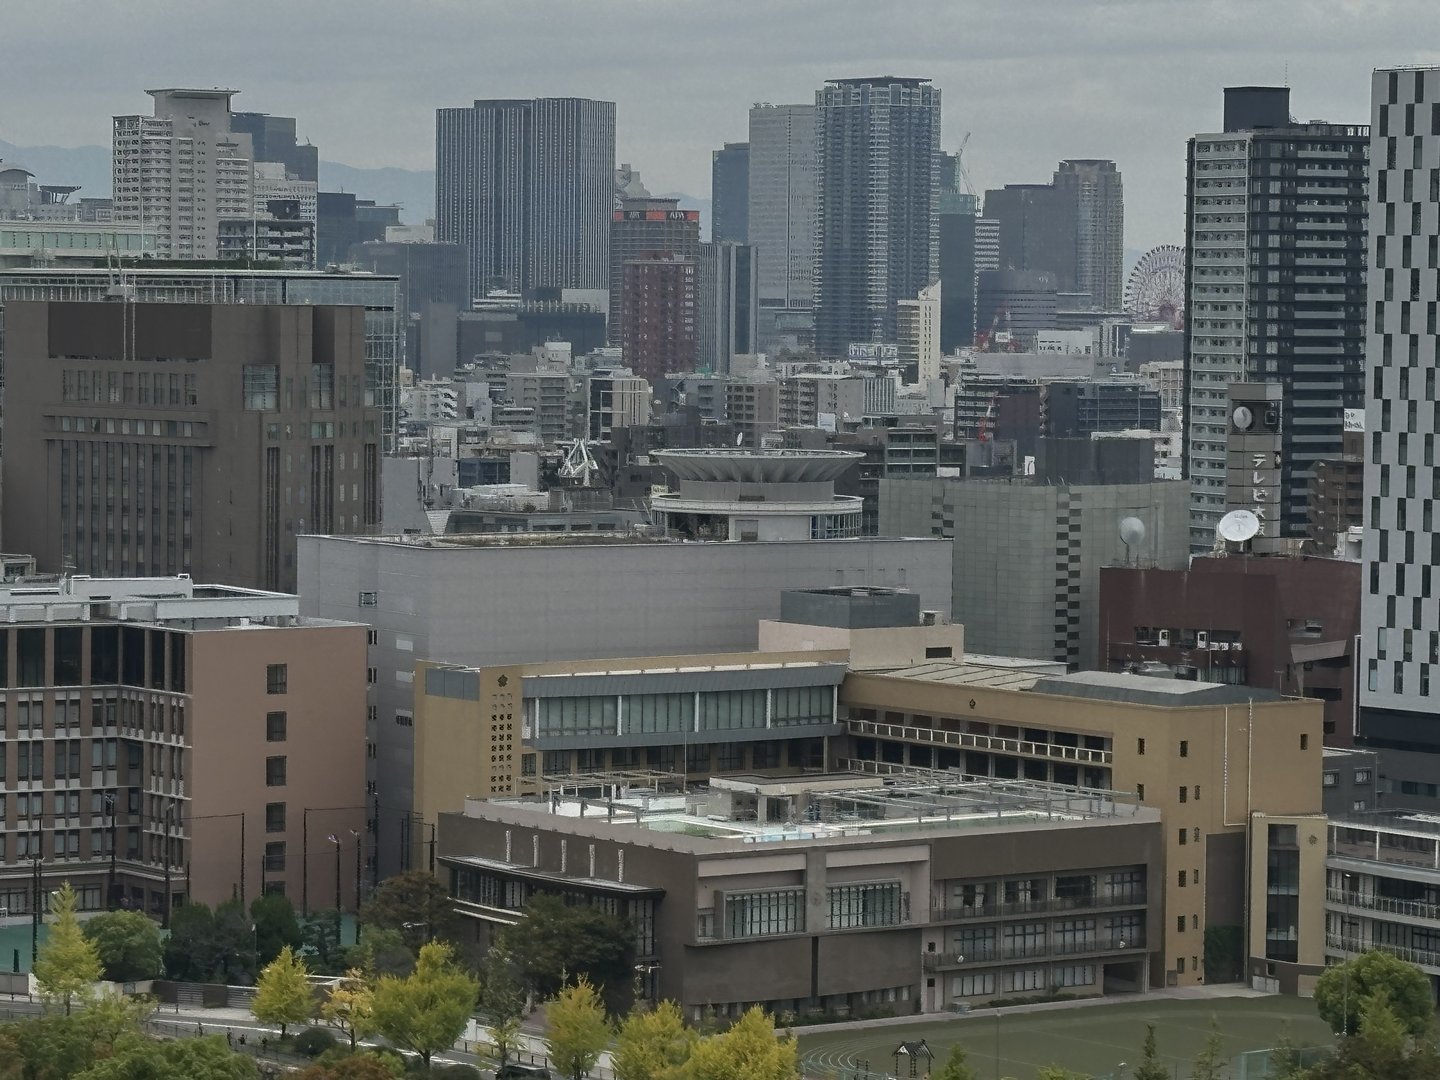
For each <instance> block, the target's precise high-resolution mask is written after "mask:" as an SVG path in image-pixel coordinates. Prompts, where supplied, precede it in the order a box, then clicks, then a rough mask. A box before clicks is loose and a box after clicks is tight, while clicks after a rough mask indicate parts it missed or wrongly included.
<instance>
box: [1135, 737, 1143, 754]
mask: <svg viewBox="0 0 1440 1080" xmlns="http://www.w3.org/2000/svg"><path fill="white" fill-rule="evenodd" d="M1135 753H1137V754H1139V755H1140V756H1141V757H1144V756H1145V740H1144V739H1136V740H1135Z"/></svg>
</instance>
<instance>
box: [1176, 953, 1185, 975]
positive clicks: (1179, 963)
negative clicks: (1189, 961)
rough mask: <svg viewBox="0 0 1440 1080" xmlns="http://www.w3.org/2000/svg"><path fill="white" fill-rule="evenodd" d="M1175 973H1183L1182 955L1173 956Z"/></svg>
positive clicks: (1183, 962)
mask: <svg viewBox="0 0 1440 1080" xmlns="http://www.w3.org/2000/svg"><path fill="white" fill-rule="evenodd" d="M1175 973H1176V974H1177V975H1184V974H1185V958H1184V957H1183V956H1177V957H1176V958H1175Z"/></svg>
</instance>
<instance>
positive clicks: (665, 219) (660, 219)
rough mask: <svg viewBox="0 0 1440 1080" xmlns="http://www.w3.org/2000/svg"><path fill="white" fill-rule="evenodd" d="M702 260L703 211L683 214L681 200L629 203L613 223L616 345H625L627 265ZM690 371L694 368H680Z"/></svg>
mask: <svg viewBox="0 0 1440 1080" xmlns="http://www.w3.org/2000/svg"><path fill="white" fill-rule="evenodd" d="M652 252H658V253H660V254H664V255H683V256H687V257H689V258H692V259H699V257H700V211H699V210H681V209H680V201H679V200H678V199H652V198H643V199H626V200H624V203H623V205H622V206H621V208H620V209H619V210H616V211H614V212H613V214H612V215H611V221H610V319H609V325H608V329H609V335H610V343H611V344H612V345H621V344H623V343H624V341H625V320H626V314H625V264H626V263H627V262H629V261H630V260H631V259H639V258H643V257H644V256H646V255H647V254H649V253H652ZM678 370H681V371H690V370H692V369H691V368H680V369H678Z"/></svg>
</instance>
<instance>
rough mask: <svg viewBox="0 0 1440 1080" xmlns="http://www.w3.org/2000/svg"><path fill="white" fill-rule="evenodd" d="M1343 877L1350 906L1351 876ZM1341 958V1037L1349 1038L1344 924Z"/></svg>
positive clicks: (1347, 965) (1348, 976) (1348, 962)
mask: <svg viewBox="0 0 1440 1080" xmlns="http://www.w3.org/2000/svg"><path fill="white" fill-rule="evenodd" d="M1341 877H1342V878H1343V879H1344V881H1345V903H1346V904H1349V903H1350V875H1349V874H1348V873H1346V874H1342V875H1341ZM1340 956H1341V960H1340V969H1341V971H1342V972H1343V973H1344V974H1343V982H1344V984H1345V1004H1344V1006H1343V1008H1342V1010H1341V1013H1340V1035H1341V1037H1342V1038H1348V1037H1349V1036H1350V961H1349V959H1348V958H1347V957H1346V956H1345V933H1344V929H1343V924H1342V929H1341V933H1340Z"/></svg>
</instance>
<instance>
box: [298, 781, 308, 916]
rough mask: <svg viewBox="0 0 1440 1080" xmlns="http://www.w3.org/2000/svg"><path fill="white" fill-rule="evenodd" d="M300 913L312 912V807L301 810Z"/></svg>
mask: <svg viewBox="0 0 1440 1080" xmlns="http://www.w3.org/2000/svg"><path fill="white" fill-rule="evenodd" d="M300 914H301V916H302V917H308V916H309V914H310V808H309V807H308V806H307V807H305V809H304V810H302V811H301V812H300Z"/></svg>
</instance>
